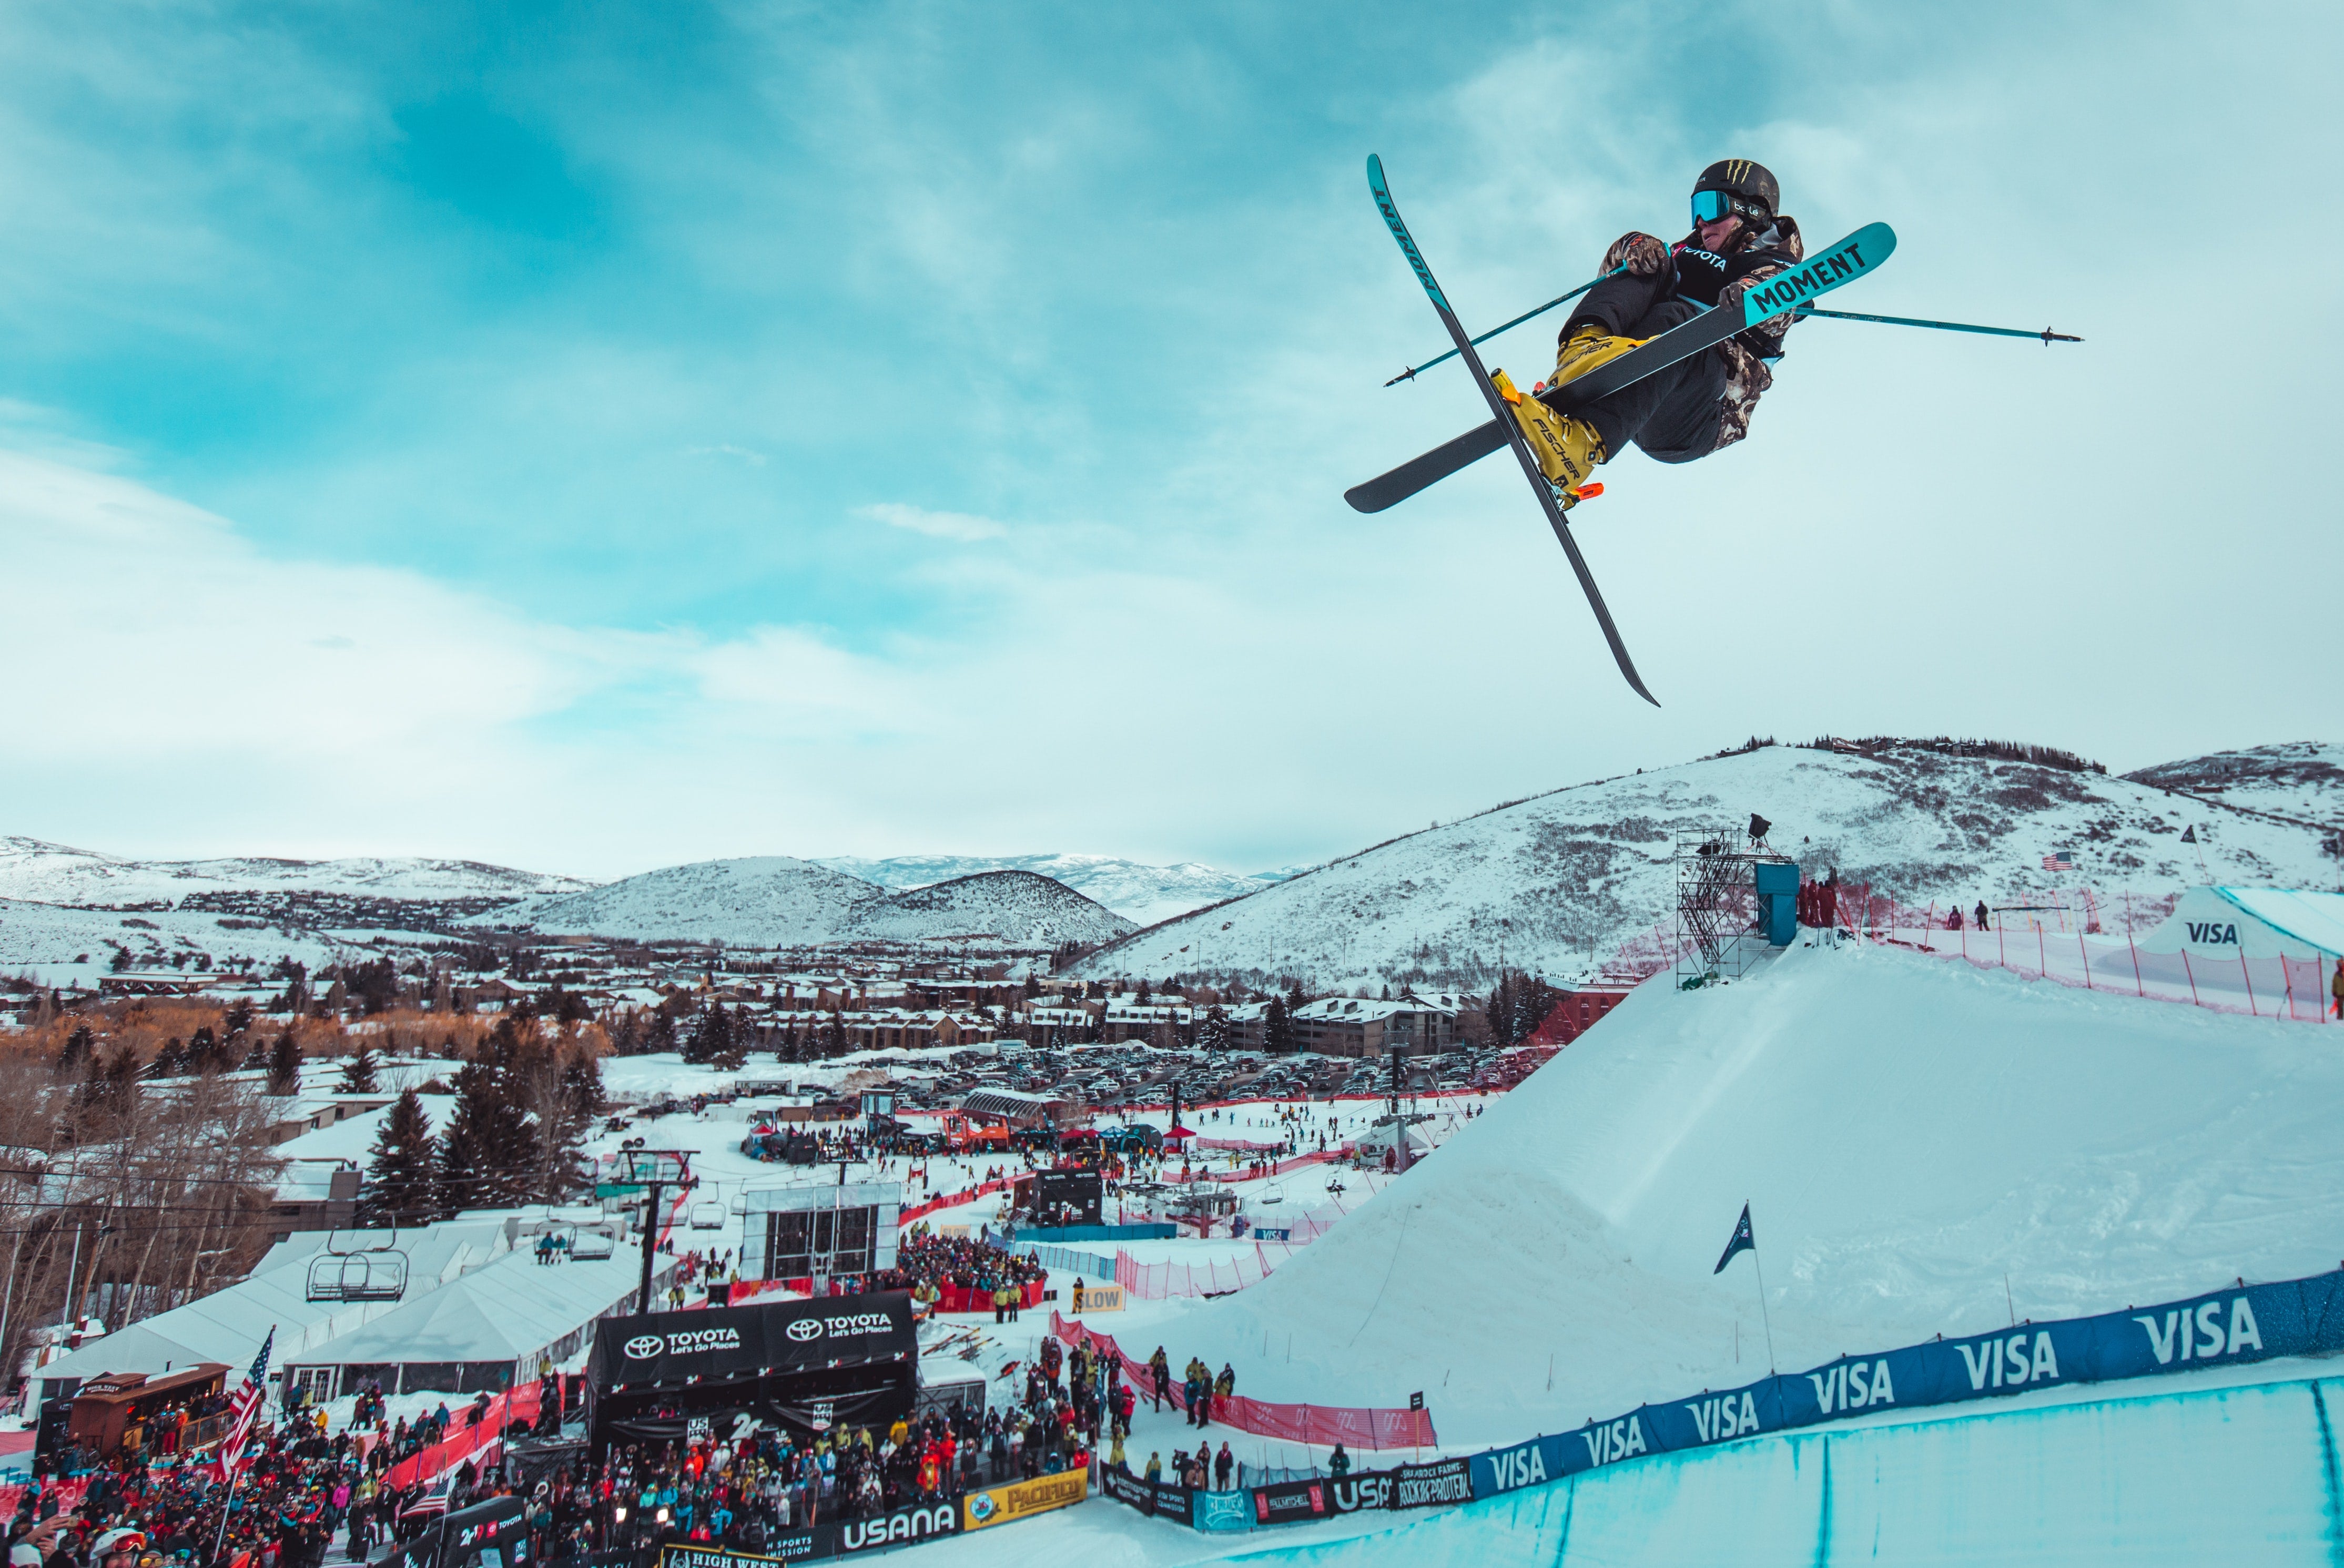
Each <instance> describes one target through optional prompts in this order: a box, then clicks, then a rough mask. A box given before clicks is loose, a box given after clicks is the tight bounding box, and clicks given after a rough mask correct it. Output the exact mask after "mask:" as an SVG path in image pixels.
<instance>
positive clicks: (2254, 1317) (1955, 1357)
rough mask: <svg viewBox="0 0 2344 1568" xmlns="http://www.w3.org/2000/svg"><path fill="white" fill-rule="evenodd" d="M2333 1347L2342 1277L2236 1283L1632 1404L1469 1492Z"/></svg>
mask: <svg viewBox="0 0 2344 1568" xmlns="http://www.w3.org/2000/svg"><path fill="white" fill-rule="evenodd" d="M2339 1350H2344V1272H2338V1273H2332V1274H2320V1275H2315V1276H2313V1277H2312V1278H2310V1279H2307V1280H2285V1281H2281V1282H2279V1283H2276V1284H2268V1285H2242V1286H2237V1287H2234V1288H2232V1289H2230V1290H2216V1291H2212V1292H2210V1293H2208V1294H2207V1295H2203V1296H2194V1297H2191V1298H2190V1299H2189V1300H2185V1301H2168V1302H2164V1303H2161V1304H2159V1305H2157V1306H2153V1307H2145V1308H2127V1310H2124V1311H2121V1312H2103V1313H2101V1314H2099V1315H2098V1316H2096V1317H2090V1318H2068V1319H2063V1320H2058V1321H2056V1322H2047V1323H2026V1324H2022V1325H2019V1326H2017V1327H2014V1328H2007V1329H2003V1330H1998V1331H1996V1332H1994V1333H1990V1334H1975V1335H1971V1336H1968V1337H1966V1338H1964V1339H1958V1340H1930V1341H1929V1342H1928V1343H1926V1344H1920V1345H1908V1346H1906V1347H1904V1349H1902V1350H1896V1351H1877V1352H1874V1353H1869V1354H1864V1355H1857V1356H1844V1357H1842V1358H1840V1359H1839V1360H1837V1361H1830V1362H1827V1363H1825V1364H1824V1365H1823V1366H1820V1367H1816V1368H1814V1370H1812V1371H1805V1372H1799V1373H1793V1374H1788V1375H1785V1376H1781V1377H1770V1378H1766V1379H1763V1380H1761V1381H1757V1382H1754V1383H1751V1384H1748V1385H1747V1386H1745V1387H1743V1388H1738V1389H1726V1390H1722V1391H1716V1392H1711V1393H1704V1394H1701V1395H1698V1396H1696V1397H1694V1398H1692V1399H1687V1400H1677V1401H1671V1402H1669V1403H1665V1404H1647V1405H1639V1406H1638V1407H1637V1408H1636V1409H1634V1410H1632V1411H1628V1412H1627V1413H1626V1414H1624V1415H1621V1416H1616V1417H1614V1418H1612V1419H1611V1420H1610V1421H1591V1422H1589V1423H1588V1424H1587V1425H1586V1426H1584V1427H1581V1429H1579V1430H1578V1431H1571V1432H1561V1433H1554V1434H1549V1435H1541V1436H1539V1437H1535V1438H1532V1439H1531V1440H1530V1441H1528V1442H1519V1443H1514V1444H1511V1445H1510V1446H1508V1447H1505V1448H1497V1449H1490V1450H1489V1451H1487V1452H1482V1453H1478V1454H1475V1455H1474V1456H1473V1457H1472V1460H1471V1462H1470V1463H1471V1471H1472V1494H1473V1495H1474V1496H1475V1497H1491V1496H1495V1495H1496V1494H1497V1493H1499V1492H1512V1491H1516V1490H1518V1489H1520V1488H1521V1487H1525V1486H1540V1485H1544V1484H1545V1483H1547V1482H1551V1481H1555V1480H1558V1479H1560V1478H1561V1477H1562V1476H1565V1475H1575V1474H1578V1473H1580V1472H1583V1471H1589V1470H1596V1469H1600V1468H1601V1467H1602V1466H1604V1465H1607V1464H1617V1463H1619V1462H1622V1461H1623V1460H1630V1459H1636V1458H1639V1457H1641V1456H1642V1455H1644V1454H1648V1453H1673V1452H1682V1451H1683V1450H1686V1449H1692V1448H1704V1447H1707V1446H1709V1445H1711V1444H1713V1443H1720V1442H1731V1441H1733V1439H1735V1438H1742V1437H1749V1436H1752V1435H1753V1434H1754V1433H1758V1432H1765V1431H1785V1430H1788V1429H1791V1428H1795V1427H1806V1426H1814V1425H1817V1424H1819V1423H1821V1422H1824V1421H1844V1420H1845V1419H1847V1418H1849V1417H1851V1416H1858V1415H1870V1414H1875V1413H1877V1412H1879V1411H1886V1410H1904V1409H1910V1408H1914V1407H1918V1406H1926V1405H1942V1404H1953V1403H1958V1402H1961V1401H1970V1400H1989V1399H2005V1398H2008V1397H2009V1396H2011V1395H2013V1394H2017V1393H2022V1392H2025V1391H2027V1390H2029V1389H2040V1388H2054V1387H2062V1386H2065V1385H2067V1384H2072V1383H2097V1382H2114V1381H2121V1380H2124V1379H2128V1378H2141V1377H2155V1376H2157V1374H2159V1373H2162V1372H2176V1371H2187V1370H2188V1369H2189V1368H2191V1367H2193V1366H2199V1365H2206V1364H2215V1365H2220V1364H2224V1363H2229V1362H2245V1361H2265V1360H2268V1359H2269V1358H2270V1357H2273V1356H2310V1355H2322V1354H2329V1353H2332V1352H2334V1351H2339Z"/></svg>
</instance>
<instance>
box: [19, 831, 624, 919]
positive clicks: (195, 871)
mask: <svg viewBox="0 0 2344 1568" xmlns="http://www.w3.org/2000/svg"><path fill="white" fill-rule="evenodd" d="M589 885H591V884H589V883H586V882H582V881H581V880H579V879H578V878H576V877H571V876H549V875H542V874H541V873H538V872H533V871H516V870H514V869H512V868H511V867H510V866H504V865H482V864H480V862H478V861H472V860H420V859H415V858H411V857H393V858H380V857H374V856H366V857H360V858H355V859H349V860H278V859H272V858H268V857H265V856H242V857H233V858H227V859H220V860H157V861H149V860H124V859H120V858H117V857H116V856H114V855H100V854H98V853H96V851H94V850H87V849H74V848H70V847H68V846H66V845H62V844H47V843H44V842H43V841H42V840H40V839H37V838H15V837H8V838H0V898H15V899H25V900H29V901H32V902H35V903H41V904H67V905H133V904H176V903H177V902H178V901H179V900H181V899H183V898H187V897H190V896H193V895H198V894H206V893H280V892H281V893H313V892H314V893H340V894H350V895H361V896H365V897H369V898H385V899H399V900H406V901H418V902H419V901H424V900H440V899H479V898H520V897H523V896H526V895H531V894H544V893H559V892H569V891H573V890H575V889H579V888H583V887H586V886H589Z"/></svg>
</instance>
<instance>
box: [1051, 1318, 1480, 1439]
mask: <svg viewBox="0 0 2344 1568" xmlns="http://www.w3.org/2000/svg"><path fill="white" fill-rule="evenodd" d="M1050 1334H1051V1337H1052V1338H1054V1339H1059V1340H1065V1341H1066V1343H1068V1344H1070V1345H1082V1346H1085V1347H1086V1348H1087V1349H1089V1350H1091V1351H1096V1352H1098V1353H1099V1354H1101V1355H1107V1356H1113V1357H1115V1358H1116V1359H1117V1360H1119V1361H1122V1362H1123V1364H1124V1370H1125V1371H1126V1374H1127V1375H1128V1376H1129V1377H1130V1378H1131V1379H1132V1381H1133V1387H1134V1388H1135V1389H1136V1390H1141V1391H1146V1390H1149V1389H1150V1388H1151V1386H1152V1385H1150V1384H1149V1383H1147V1381H1146V1380H1147V1377H1148V1371H1147V1362H1146V1361H1141V1360H1138V1359H1137V1358H1135V1357H1132V1356H1129V1355H1127V1354H1125V1353H1124V1350H1123V1347H1122V1346H1120V1345H1118V1344H1116V1342H1115V1340H1114V1339H1113V1338H1111V1337H1110V1336H1108V1335H1106V1334H1101V1333H1096V1332H1094V1331H1092V1330H1089V1329H1086V1328H1085V1327H1083V1326H1082V1325H1081V1324H1080V1323H1070V1322H1068V1321H1067V1320H1066V1319H1064V1318H1061V1317H1060V1316H1058V1314H1057V1313H1056V1311H1055V1310H1054V1311H1052V1312H1051V1314H1050ZM1172 1402H1173V1403H1174V1404H1175V1405H1177V1406H1178V1407H1179V1408H1180V1409H1181V1410H1182V1411H1186V1410H1187V1408H1188V1404H1187V1398H1186V1396H1185V1395H1184V1394H1183V1392H1182V1391H1181V1385H1180V1384H1178V1383H1177V1382H1176V1383H1174V1384H1173V1385H1172ZM1212 1419H1213V1420H1214V1421H1218V1422H1220V1423H1221V1424H1222V1425H1223V1426H1230V1427H1235V1428H1236V1429H1237V1430H1238V1431H1244V1432H1251V1433H1252V1434H1253V1435H1254V1436H1256V1437H1274V1438H1278V1439H1279V1440H1281V1441H1283V1442H1307V1443H1314V1444H1316V1445H1317V1446H1318V1447H1320V1448H1332V1447H1334V1446H1335V1445H1336V1444H1337V1443H1341V1444H1342V1445H1343V1446H1344V1447H1345V1448H1347V1449H1350V1450H1352V1451H1353V1452H1369V1453H1375V1452H1391V1451H1393V1450H1395V1449H1403V1448H1435V1447H1438V1446H1439V1445H1440V1438H1439V1437H1438V1436H1437V1435H1436V1434H1435V1433H1434V1432H1433V1430H1432V1412H1431V1411H1422V1410H1362V1409H1359V1408H1357V1407H1354V1406H1346V1405H1304V1404H1278V1403H1274V1402H1272V1401H1268V1400H1257V1399H1248V1398H1247V1397H1246V1396H1245V1395H1243V1394H1232V1395H1230V1396H1229V1397H1228V1399H1216V1400H1215V1401H1213V1409H1212Z"/></svg>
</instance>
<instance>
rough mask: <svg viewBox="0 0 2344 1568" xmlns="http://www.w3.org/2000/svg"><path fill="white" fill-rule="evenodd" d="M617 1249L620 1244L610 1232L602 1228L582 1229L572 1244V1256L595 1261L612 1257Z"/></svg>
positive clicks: (579, 1259) (572, 1257)
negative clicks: (612, 1238) (611, 1236)
mask: <svg viewBox="0 0 2344 1568" xmlns="http://www.w3.org/2000/svg"><path fill="white" fill-rule="evenodd" d="M617 1250H618V1244H617V1243H616V1242H614V1241H612V1240H611V1238H610V1235H609V1233H608V1232H606V1231H601V1230H581V1231H580V1232H579V1233H578V1236H577V1239H575V1240H573V1241H571V1244H570V1256H571V1259H574V1260H576V1261H579V1262H595V1261H598V1260H600V1259H604V1258H608V1257H611V1255H612V1254H614V1253H615V1252H616V1251H617Z"/></svg>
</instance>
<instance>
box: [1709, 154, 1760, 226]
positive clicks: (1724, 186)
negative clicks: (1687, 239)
mask: <svg viewBox="0 0 2344 1568" xmlns="http://www.w3.org/2000/svg"><path fill="white" fill-rule="evenodd" d="M1782 200H1783V187H1781V186H1779V185H1777V184H1775V183H1774V177H1773V175H1772V174H1770V173H1768V172H1767V169H1766V166H1765V165H1764V164H1759V163H1752V162H1751V161H1750V160H1749V159H1748V158H1745V157H1730V158H1720V159H1719V160H1718V161H1717V162H1715V163H1713V164H1712V165H1710V166H1709V167H1707V168H1705V169H1703V170H1702V171H1701V177H1700V178H1699V179H1697V180H1695V181H1693V182H1692V221H1693V224H1694V227H1696V228H1698V227H1699V226H1701V225H1702V224H1704V223H1714V222H1716V221H1717V220H1718V219H1719V218H1721V217H1725V216H1726V215H1728V214H1729V213H1735V214H1739V215H1740V216H1741V217H1742V218H1743V220H1744V221H1745V222H1747V223H1748V224H1749V225H1750V227H1751V228H1765V227H1766V226H1767V225H1768V224H1770V223H1772V222H1773V221H1774V212H1775V209H1776V208H1777V207H1779V206H1780V205H1781V203H1782Z"/></svg>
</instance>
